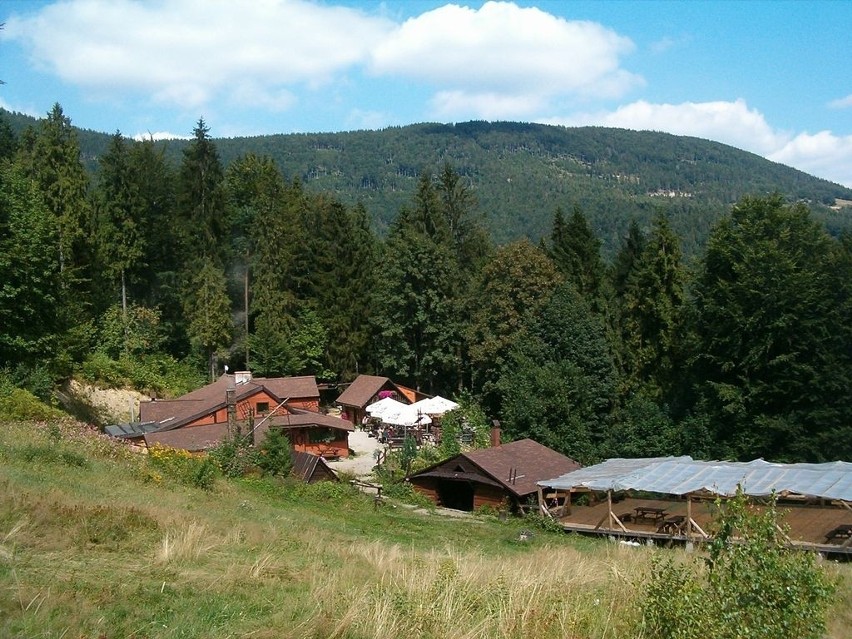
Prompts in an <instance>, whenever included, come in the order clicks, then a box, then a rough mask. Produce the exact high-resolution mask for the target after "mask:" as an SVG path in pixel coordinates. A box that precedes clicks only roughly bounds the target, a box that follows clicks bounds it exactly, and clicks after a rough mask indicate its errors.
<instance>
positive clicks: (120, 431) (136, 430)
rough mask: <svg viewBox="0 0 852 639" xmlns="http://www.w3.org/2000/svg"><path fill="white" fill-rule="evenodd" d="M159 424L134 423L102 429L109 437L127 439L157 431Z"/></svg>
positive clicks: (113, 425)
mask: <svg viewBox="0 0 852 639" xmlns="http://www.w3.org/2000/svg"><path fill="white" fill-rule="evenodd" d="M159 427H160V424H159V423H157V422H134V423H132V424H112V425H110V426H106V427H105V428H104V432H105V433H106V434H107V435H110V436H111V437H118V438H119V439H126V438H128V437H141V436H142V435H144V434H145V433H150V432H153V431H155V430H157V429H158V428H159Z"/></svg>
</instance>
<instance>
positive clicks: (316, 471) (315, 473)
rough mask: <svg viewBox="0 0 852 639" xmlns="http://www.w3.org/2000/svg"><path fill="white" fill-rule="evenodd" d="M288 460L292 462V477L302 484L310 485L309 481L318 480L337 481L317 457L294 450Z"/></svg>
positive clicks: (323, 461)
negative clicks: (302, 482)
mask: <svg viewBox="0 0 852 639" xmlns="http://www.w3.org/2000/svg"><path fill="white" fill-rule="evenodd" d="M290 458H291V459H292V460H293V471H292V473H293V475H295V476H296V477H298V478H299V479H301V480H302V481H304V482H308V483H310V482H311V480H313V479H319V478H327V479H332V480H334V481H338V479H337V475H336V474H335V472H334V471H333V470H332V469H331V468H329V466H328V464H326V463H325V460H324V459H323V458H322V457H320V456H319V455H313V454H311V453H306V452H303V451H295V450H294V451H292V452H291V453H290Z"/></svg>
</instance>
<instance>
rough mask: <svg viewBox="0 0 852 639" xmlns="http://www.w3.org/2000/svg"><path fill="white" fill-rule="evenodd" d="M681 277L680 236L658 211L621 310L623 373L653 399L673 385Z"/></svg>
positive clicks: (680, 319) (679, 331)
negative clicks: (625, 369)
mask: <svg viewBox="0 0 852 639" xmlns="http://www.w3.org/2000/svg"><path fill="white" fill-rule="evenodd" d="M684 279H685V275H684V271H683V266H682V264H681V249H680V242H679V240H678V238H677V236H676V235H675V234H674V232H673V231H672V229H671V226H670V224H669V221H668V218H667V217H666V216H665V215H664V214H662V213H660V214H658V215H657V216H656V217H655V219H654V226H653V229H652V230H651V235H650V237H649V238H648V241H647V244H646V245H645V248H644V250H643V251H642V254H641V256H640V261H639V264H638V265H636V266H635V267H634V269H633V271H632V273H631V275H630V276H629V278H628V281H627V287H626V290H625V292H624V301H623V310H622V315H621V318H622V322H623V330H624V341H625V347H626V351H627V361H626V365H627V374H628V376H629V377H630V379H632V381H633V384H634V385H638V386H642V387H645V388H646V390H647V392H649V393H650V394H651V395H652V396H655V397H656V398H657V399H663V398H665V397H666V394H667V393H669V392H670V391H671V390H672V385H673V383H674V381H675V377H676V375H677V369H678V367H679V362H680V360H679V357H680V355H679V348H680V341H681V338H682V331H683V305H684Z"/></svg>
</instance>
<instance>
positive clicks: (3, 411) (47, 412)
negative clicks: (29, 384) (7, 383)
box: [0, 388, 65, 421]
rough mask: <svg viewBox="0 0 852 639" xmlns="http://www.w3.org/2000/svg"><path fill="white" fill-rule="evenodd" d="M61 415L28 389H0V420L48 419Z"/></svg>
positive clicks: (60, 416)
mask: <svg viewBox="0 0 852 639" xmlns="http://www.w3.org/2000/svg"><path fill="white" fill-rule="evenodd" d="M63 416H65V413H63V412H62V411H60V410H59V409H56V408H53V407H52V406H48V405H47V404H45V403H44V402H43V401H41V400H40V399H39V398H38V397H36V396H35V395H33V394H32V393H31V392H29V391H28V390H24V389H23V388H11V389H8V390H7V391H6V392H3V391H2V390H0V421H13V420H33V421H49V420H54V419H60V418H62V417H63Z"/></svg>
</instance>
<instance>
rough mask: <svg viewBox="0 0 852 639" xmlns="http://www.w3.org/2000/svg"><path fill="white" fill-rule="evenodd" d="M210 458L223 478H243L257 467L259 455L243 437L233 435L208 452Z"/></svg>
mask: <svg viewBox="0 0 852 639" xmlns="http://www.w3.org/2000/svg"><path fill="white" fill-rule="evenodd" d="M208 454H209V456H210V458H211V459H212V460H213V462H214V463H215V464H216V466H217V467H218V468H219V470H220V471H221V472H222V474H223V475H224V476H225V477H230V478H235V477H245V476H246V475H248V474H250V473H251V472H252V471H254V470H255V469H256V468H257V467H258V465H259V461H260V460H259V458H260V455H259V454H258V451H257V450H255V448H254V447H253V446H252V445H251V439H250V438H248V437H246V436H245V435H235V436H234V437H230V438H228V439H225V440H223V441H222V442H220V443H219V445H218V446H216V447H215V448H213V449H212V450H210V451H209V452H208Z"/></svg>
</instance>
